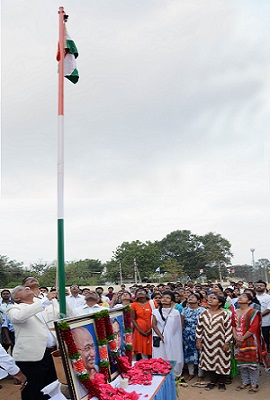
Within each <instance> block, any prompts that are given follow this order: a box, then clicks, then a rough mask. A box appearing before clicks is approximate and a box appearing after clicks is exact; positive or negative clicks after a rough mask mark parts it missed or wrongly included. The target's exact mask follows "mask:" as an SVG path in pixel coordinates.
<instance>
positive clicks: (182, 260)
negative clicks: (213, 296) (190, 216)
mask: <svg viewBox="0 0 270 400" xmlns="http://www.w3.org/2000/svg"><path fill="white" fill-rule="evenodd" d="M160 246H161V252H162V256H163V258H164V260H166V259H168V258H173V259H175V260H176V261H177V262H178V264H179V265H181V266H182V267H183V272H184V273H186V274H187V275H188V276H189V277H190V278H191V279H195V278H196V277H197V276H198V275H199V271H200V269H203V270H204V272H205V273H206V275H207V277H209V278H215V277H217V278H218V277H219V267H220V268H221V273H222V271H223V274H224V275H225V276H226V269H225V265H226V264H228V263H230V258H231V256H232V253H231V251H230V248H231V244H230V243H229V241H228V240H227V239H224V238H223V237H222V236H221V235H219V234H214V233H212V232H210V233H208V234H206V235H204V236H198V235H194V234H192V233H191V231H189V230H183V231H179V230H178V231H174V232H171V233H170V234H168V235H167V236H166V237H165V238H164V239H163V240H161V242H160ZM213 267H218V268H215V269H213Z"/></svg>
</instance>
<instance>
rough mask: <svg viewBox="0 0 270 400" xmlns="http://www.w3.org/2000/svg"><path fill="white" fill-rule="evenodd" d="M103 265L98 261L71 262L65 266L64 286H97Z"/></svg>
mask: <svg viewBox="0 0 270 400" xmlns="http://www.w3.org/2000/svg"><path fill="white" fill-rule="evenodd" d="M103 268H104V266H103V264H102V263H101V261H100V260H93V259H85V260H79V261H72V262H69V263H67V264H66V268H65V271H66V285H67V286H70V285H72V284H73V283H76V284H77V285H83V286H87V285H97V284H99V282H100V276H101V274H102V271H103Z"/></svg>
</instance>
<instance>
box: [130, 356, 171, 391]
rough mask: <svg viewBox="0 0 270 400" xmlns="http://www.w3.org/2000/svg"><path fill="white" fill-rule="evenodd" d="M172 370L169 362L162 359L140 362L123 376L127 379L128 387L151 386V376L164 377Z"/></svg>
mask: <svg viewBox="0 0 270 400" xmlns="http://www.w3.org/2000/svg"><path fill="white" fill-rule="evenodd" d="M171 369H172V366H171V364H170V362H169V361H165V360H163V359H162V358H151V359H150V360H140V361H137V362H136V364H135V365H134V366H133V367H132V368H130V369H129V370H128V371H127V372H126V373H125V374H124V376H125V377H127V378H129V384H130V385H151V383H152V378H153V375H154V374H156V375H166V374H168V373H169V372H170V371H171Z"/></svg>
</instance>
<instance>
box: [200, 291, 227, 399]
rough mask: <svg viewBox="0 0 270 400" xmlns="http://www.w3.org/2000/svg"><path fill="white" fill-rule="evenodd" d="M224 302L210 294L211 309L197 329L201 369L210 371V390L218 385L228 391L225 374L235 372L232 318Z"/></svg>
mask: <svg viewBox="0 0 270 400" xmlns="http://www.w3.org/2000/svg"><path fill="white" fill-rule="evenodd" d="M224 303H225V300H224V297H221V296H219V295H217V294H215V293H212V294H210V295H209V296H208V306H209V309H208V310H205V311H203V312H202V313H201V315H200V316H199V321H198V324H197V328H196V346H197V349H198V350H200V360H199V367H200V368H202V369H203V370H205V371H209V372H210V377H211V382H210V383H209V384H208V385H207V387H206V390H210V389H213V388H214V387H215V386H216V385H217V384H218V388H219V390H220V391H224V390H225V389H226V386H225V375H228V374H229V373H230V369H231V351H230V343H231V340H232V323H231V317H230V315H229V314H228V313H227V312H226V311H225V310H224V309H223V306H224Z"/></svg>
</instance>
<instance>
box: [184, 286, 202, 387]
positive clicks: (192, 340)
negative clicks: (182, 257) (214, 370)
mask: <svg viewBox="0 0 270 400" xmlns="http://www.w3.org/2000/svg"><path fill="white" fill-rule="evenodd" d="M199 302H200V296H199V294H198V293H193V294H191V295H190V296H189V297H188V298H187V304H188V305H187V307H185V308H184V309H183V311H182V323H183V326H184V330H183V339H184V361H185V363H187V366H188V373H189V376H188V380H191V379H192V378H193V377H194V365H198V363H199V353H198V350H197V348H196V326H197V323H198V317H199V315H200V314H201V313H202V312H203V311H204V308H203V307H199ZM202 376H203V374H201V373H200V371H199V378H201V377H202ZM199 380H200V379H199Z"/></svg>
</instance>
